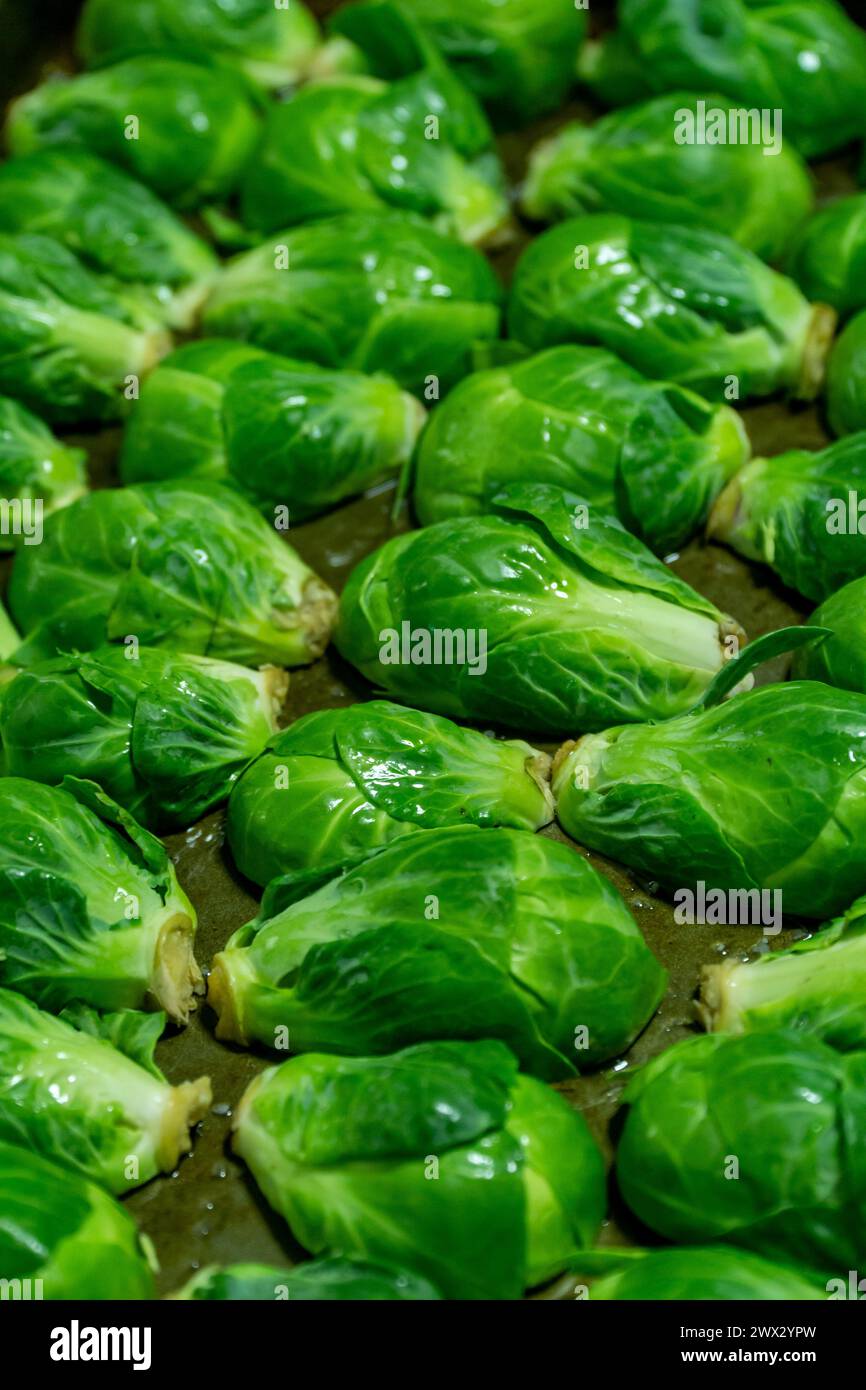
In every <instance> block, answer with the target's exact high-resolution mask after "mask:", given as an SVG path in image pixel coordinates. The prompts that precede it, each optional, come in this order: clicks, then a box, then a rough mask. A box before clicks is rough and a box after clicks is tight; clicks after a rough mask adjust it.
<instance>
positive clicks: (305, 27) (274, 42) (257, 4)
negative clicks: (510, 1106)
mask: <svg viewBox="0 0 866 1390" xmlns="http://www.w3.org/2000/svg"><path fill="white" fill-rule="evenodd" d="M320 42H321V40H320V36H319V28H318V25H317V23H316V21H315V19H314V18H313V16H312V15H311V14H310V12H309V10H308V9H307V8H306V6H304V5H303V4H302V3H301V0H291V3H290V4H275V3H274V0H136V3H135V4H134V5H132V6H125V7H119V6H118V5H117V3H116V0H86V3H85V5H84V8H83V10H82V12H81V19H80V21H79V25H78V34H77V39H76V47H77V49H78V54H79V56H80V58H81V59H82V61H83V62H84V64H85V66H86V67H91V68H92V67H101V66H102V65H103V64H105V63H116V62H118V61H119V60H120V59H122V58H128V57H130V56H131V55H133V54H136V53H168V54H177V55H179V56H181V57H183V56H185V55H191V56H193V57H199V58H213V57H217V58H219V59H221V60H222V61H223V62H226V63H229V64H231V65H232V66H233V67H237V68H239V69H240V70H241V72H243V73H245V74H246V76H247V77H248V78H250V80H251V81H253V82H255V83H257V84H258V85H259V86H261V87H264V88H265V89H269V88H278V87H285V86H288V85H290V84H291V83H293V82H297V81H298V80H299V79H300V78H302V77H303V76H304V75H305V74H306V73H307V71H308V70H309V68H310V65H311V64H312V63H313V62H314V60H315V57H316V54H317V53H318V51H319V46H320Z"/></svg>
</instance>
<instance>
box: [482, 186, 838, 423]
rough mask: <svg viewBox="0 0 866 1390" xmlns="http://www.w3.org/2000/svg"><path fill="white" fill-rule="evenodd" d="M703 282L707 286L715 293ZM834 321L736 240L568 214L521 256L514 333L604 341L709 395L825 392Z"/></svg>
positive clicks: (640, 365) (535, 338)
mask: <svg viewBox="0 0 866 1390" xmlns="http://www.w3.org/2000/svg"><path fill="white" fill-rule="evenodd" d="M708 286H709V287H711V288H710V290H709V291H708ZM834 322H835V314H834V312H833V311H832V310H831V309H830V308H829V307H828V306H826V305H820V304H816V305H813V304H809V303H808V302H807V301H806V300H805V299H804V297H803V295H802V294H801V293H800V291H799V289H798V288H797V286H796V285H795V284H794V283H793V281H792V280H788V279H786V277H785V276H783V275H779V274H778V273H777V272H776V271H774V270H770V268H769V267H768V266H766V265H764V263H763V262H762V261H760V260H759V259H758V258H757V256H755V255H753V254H752V252H750V251H747V250H745V248H744V247H742V246H738V245H737V244H736V242H734V241H731V240H730V238H729V237H726V236H724V235H722V233H720V232H713V231H709V230H707V228H705V227H681V226H671V225H668V224H666V223H662V222H642V221H636V220H632V219H629V218H627V217H623V216H620V215H617V214H614V213H590V214H587V215H586V216H585V217H574V218H569V219H568V221H566V222H561V223H559V225H558V226H556V227H551V228H550V229H549V230H548V231H546V232H544V233H542V235H541V236H539V237H537V238H536V240H535V241H533V242H532V243H531V244H530V246H528V247H527V249H526V250H525V251H524V253H523V255H522V256H521V258H520V261H519V262H518V265H517V269H516V271H515V275H514V281H513V284H512V289H511V299H510V305H509V314H508V323H509V332H510V335H511V337H513V338H516V339H517V340H518V341H519V342H521V343H523V344H525V345H526V346H527V347H529V348H533V349H537V348H542V347H549V346H552V345H553V344H554V343H567V342H576V343H586V344H594V345H596V346H598V347H605V348H608V349H609V350H610V351H611V352H615V353H617V354H618V355H619V356H620V357H623V358H624V359H625V360H626V361H627V362H630V363H631V365H632V366H633V367H637V369H638V370H639V371H641V372H643V373H644V375H646V376H650V377H655V378H662V379H665V380H670V381H677V382H680V383H681V384H682V385H684V386H691V387H692V389H693V390H695V391H700V392H701V394H702V395H705V396H707V397H708V398H709V399H711V400H728V401H736V400H745V399H747V398H748V397H750V396H767V395H771V394H772V393H773V392H775V391H779V390H785V391H787V392H788V393H789V394H791V395H794V396H798V397H802V398H804V399H811V398H812V397H813V396H815V395H816V394H817V392H818V390H819V388H820V385H821V381H822V380H823V374H824V360H825V357H826V354H827V351H828V349H829V345H830V338H831V337H832V331H833V325H834Z"/></svg>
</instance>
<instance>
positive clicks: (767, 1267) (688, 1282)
mask: <svg viewBox="0 0 866 1390" xmlns="http://www.w3.org/2000/svg"><path fill="white" fill-rule="evenodd" d="M619 1253H620V1252H619V1251H615V1252H613V1251H612V1252H611V1254H612V1255H615V1254H619ZM622 1256H623V1259H622V1267H621V1268H620V1269H616V1270H614V1271H613V1272H612V1273H611V1274H608V1275H606V1276H605V1277H604V1278H602V1279H596V1280H594V1281H593V1283H592V1285H591V1287H590V1291H589V1297H590V1299H591V1300H592V1302H593V1303H600V1302H609V1301H614V1302H623V1301H625V1300H627V1299H628V1300H632V1299H638V1300H646V1301H649V1300H652V1301H653V1302H657V1301H659V1300H668V1299H672V1300H676V1301H677V1302H679V1301H685V1302H691V1301H694V1300H696V1299H709V1300H712V1301H713V1302H722V1301H724V1302H727V1301H728V1300H740V1299H748V1300H749V1301H752V1300H760V1301H764V1302H771V1301H773V1300H779V1301H788V1300H795V1301H800V1300H810V1301H812V1300H816V1299H826V1298H827V1291H826V1284H825V1281H824V1280H823V1278H821V1277H820V1276H818V1275H812V1274H811V1273H810V1272H809V1271H808V1270H803V1269H798V1268H793V1267H792V1266H791V1265H787V1264H776V1263H775V1262H773V1261H771V1260H765V1259H764V1258H763V1256H762V1255H753V1254H752V1253H751V1251H748V1250H733V1249H730V1248H729V1247H728V1246H725V1245H697V1246H695V1245H686V1246H682V1247H678V1248H675V1249H671V1250H641V1251H628V1250H627V1251H623V1252H622Z"/></svg>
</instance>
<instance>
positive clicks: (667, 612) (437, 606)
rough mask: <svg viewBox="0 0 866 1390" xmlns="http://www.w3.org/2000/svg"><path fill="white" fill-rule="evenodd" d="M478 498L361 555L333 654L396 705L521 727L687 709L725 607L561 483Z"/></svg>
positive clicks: (710, 669)
mask: <svg viewBox="0 0 866 1390" xmlns="http://www.w3.org/2000/svg"><path fill="white" fill-rule="evenodd" d="M491 506H492V507H493V508H495V510H492V511H490V512H489V513H488V514H487V515H485V516H482V517H456V518H454V519H453V520H451V521H443V522H440V523H438V524H437V525H436V526H429V527H427V528H425V529H424V530H422V531H414V532H411V533H409V534H408V535H403V536H398V537H396V538H395V539H393V540H390V541H388V542H386V544H385V545H383V546H382V547H381V549H379V550H377V551H375V552H374V553H373V554H372V555H371V556H369V557H368V558H367V559H366V560H364V561H362V563H361V564H360V565H359V566H358V567H357V569H356V570H354V571H353V573H352V575H351V577H350V579H349V582H348V584H347V585H346V588H345V590H344V592H343V597H342V603H341V609H340V620H339V624H338V629H337V635H336V642H337V645H338V647H339V650H340V651H341V653H342V654H343V656H345V657H346V658H347V659H348V660H349V661H351V662H353V664H354V665H355V666H357V667H358V668H359V669H360V670H361V671H362V672H363V673H364V675H365V676H367V678H368V679H369V680H370V681H371V682H372V683H373V684H374V685H375V686H378V687H380V688H384V689H385V690H386V691H387V692H388V693H389V694H391V695H394V696H396V697H397V698H398V699H401V700H405V701H406V702H407V703H414V704H418V705H420V706H422V707H423V708H426V709H431V710H434V711H435V712H437V713H440V714H447V715H450V716H452V717H455V718H467V719H481V720H494V721H496V722H498V723H499V724H502V725H505V726H506V727H509V728H517V729H522V730H525V731H526V732H527V733H541V732H545V733H549V734H553V735H555V734H557V733H560V734H561V733H563V732H565V730H566V729H567V728H568V727H569V726H571V727H577V728H581V729H590V728H593V729H598V728H603V727H604V726H605V724H607V723H610V722H611V719H612V718H613V719H618V720H620V721H622V720H634V721H636V722H640V721H642V720H645V719H666V718H670V717H671V716H672V715H675V714H678V713H683V712H685V710H687V709H689V708H691V706H692V705H693V704H694V703H695V702H696V701H697V700H698V699H699V697H700V696H701V694H702V693H703V691H704V690H706V688H707V686H708V685H709V683H710V681H711V680H712V678H713V676H714V675H715V674H716V672H717V671H718V670H720V668H721V666H722V665H723V663H724V660H725V654H726V651H728V650H729V648H728V647H726V640H727V638H729V637H738V634H739V635H742V630H741V629H740V628H739V627H738V625H737V624H736V623H735V622H734V621H733V619H730V618H726V617H725V616H724V615H723V614H721V613H720V612H719V611H718V609H716V608H714V607H713V605H712V604H710V603H708V602H707V601H706V600H705V599H703V598H700V597H699V596H698V594H696V593H695V592H694V590H693V589H690V588H689V586H688V585H687V584H684V583H683V581H682V580H680V579H678V578H677V577H676V576H675V575H674V574H673V573H672V572H671V571H670V570H669V569H667V568H666V566H664V565H663V564H662V563H661V562H660V561H659V560H657V559H656V558H655V556H654V555H652V554H651V553H650V551H648V550H647V549H646V548H645V547H644V546H643V545H641V543H640V542H639V541H637V540H636V539H635V538H634V537H633V536H631V535H629V533H628V532H627V531H624V530H623V529H622V528H621V527H620V525H619V523H618V522H616V521H614V520H613V518H611V517H609V516H607V515H606V514H605V513H604V512H602V511H600V510H598V509H596V508H594V507H593V506H591V505H590V504H587V503H586V502H585V500H584V499H582V498H580V497H578V496H577V495H576V494H572V493H568V492H564V491H563V490H562V489H560V488H555V487H551V486H549V485H545V484H540V483H539V484H535V485H530V484H525V485H517V484H515V485H512V486H511V487H509V488H506V489H504V490H503V492H501V493H499V494H498V495H497V500H496V501H495V502H494V503H492V504H491ZM738 640H739V639H738Z"/></svg>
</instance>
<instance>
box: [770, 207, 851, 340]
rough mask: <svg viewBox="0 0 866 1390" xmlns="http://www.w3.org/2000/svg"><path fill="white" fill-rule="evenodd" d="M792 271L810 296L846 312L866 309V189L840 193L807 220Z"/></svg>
mask: <svg viewBox="0 0 866 1390" xmlns="http://www.w3.org/2000/svg"><path fill="white" fill-rule="evenodd" d="M788 272H789V274H790V275H791V276H792V277H793V278H794V279H795V280H796V281H797V284H798V285H799V286H800V288H801V289H802V291H803V293H804V294H805V295H806V297H807V299H812V300H820V301H821V303H823V304H832V306H833V308H834V309H836V310H838V312H839V313H840V314H841V315H842V316H843V317H847V316H848V315H849V314H851V313H853V312H854V310H855V309H863V308H866V193H854V194H851V195H850V196H849V197H847V198H837V199H836V201H835V202H833V203H830V204H829V206H828V207H822V208H820V209H819V210H818V211H817V212H816V213H815V215H814V217H811V218H810V219H809V221H808V222H807V223H806V225H805V227H804V228H803V230H802V232H801V233H800V235H799V237H798V238H797V242H796V245H795V246H794V249H793V252H792V254H791V257H790V260H789V262H788Z"/></svg>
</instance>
